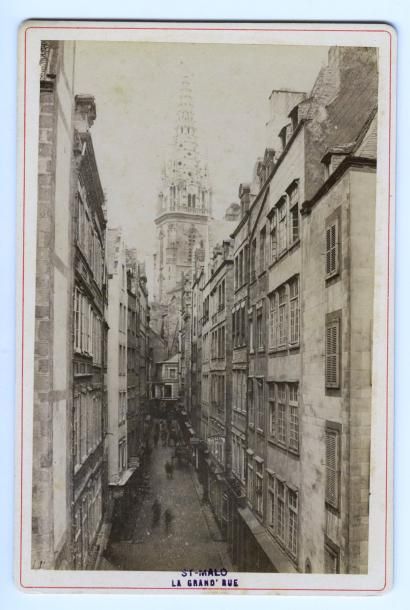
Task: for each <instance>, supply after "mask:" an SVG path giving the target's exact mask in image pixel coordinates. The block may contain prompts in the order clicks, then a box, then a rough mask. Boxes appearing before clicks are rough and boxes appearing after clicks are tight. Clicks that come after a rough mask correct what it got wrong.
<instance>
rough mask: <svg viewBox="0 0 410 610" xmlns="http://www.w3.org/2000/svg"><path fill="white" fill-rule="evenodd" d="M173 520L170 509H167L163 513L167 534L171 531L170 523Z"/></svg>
mask: <svg viewBox="0 0 410 610" xmlns="http://www.w3.org/2000/svg"><path fill="white" fill-rule="evenodd" d="M173 518H174V515H173V514H172V511H171V509H170V508H167V509H166V511H165V513H164V520H165V531H166V533H167V534H169V531H170V529H171V523H172V520H173Z"/></svg>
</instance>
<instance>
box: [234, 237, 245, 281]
mask: <svg viewBox="0 0 410 610" xmlns="http://www.w3.org/2000/svg"><path fill="white" fill-rule="evenodd" d="M247 271H248V246H247V245H245V246H244V247H243V248H242V250H241V251H240V252H239V253H238V254H237V255H236V256H235V258H234V286H235V290H238V288H240V287H241V286H243V285H244V284H245V283H246V282H247V280H248V273H247Z"/></svg>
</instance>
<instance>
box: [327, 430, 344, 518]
mask: <svg viewBox="0 0 410 610" xmlns="http://www.w3.org/2000/svg"><path fill="white" fill-rule="evenodd" d="M329 436H333V437H334V438H335V441H334V447H335V458H334V462H335V466H334V467H330V466H329V461H328V437H329ZM341 450H342V426H341V424H339V423H337V422H331V421H326V424H325V505H326V506H327V507H329V508H331V509H332V510H334V511H336V512H339V511H340V502H341V497H340V496H341V466H342V451H341ZM329 471H331V472H332V476H333V478H334V484H333V487H334V490H335V491H334V496H332V494H330V493H329Z"/></svg>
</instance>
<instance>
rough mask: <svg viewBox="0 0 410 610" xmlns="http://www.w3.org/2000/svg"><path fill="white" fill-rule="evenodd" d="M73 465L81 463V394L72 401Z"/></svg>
mask: <svg viewBox="0 0 410 610" xmlns="http://www.w3.org/2000/svg"><path fill="white" fill-rule="evenodd" d="M73 411H74V413H73V428H74V430H73V432H74V467H76V466H79V465H80V464H81V394H77V395H76V396H74V401H73Z"/></svg>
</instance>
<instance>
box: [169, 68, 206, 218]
mask: <svg viewBox="0 0 410 610" xmlns="http://www.w3.org/2000/svg"><path fill="white" fill-rule="evenodd" d="M168 211H180V212H187V213H191V214H204V215H208V214H210V213H211V192H210V186H209V179H208V170H207V168H206V166H205V165H204V164H203V163H202V161H201V159H200V156H199V152H198V141H197V131H196V126H195V119H194V111H193V102H192V89H191V80H190V77H189V76H188V75H185V76H184V77H183V79H182V84H181V91H180V98H179V104H178V110H177V121H176V126H175V137H174V142H173V150H172V154H171V156H170V158H169V159H168V160H167V161H166V163H165V166H164V169H163V173H162V184H161V190H160V193H159V197H158V215H161V214H162V213H164V212H168Z"/></svg>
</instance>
